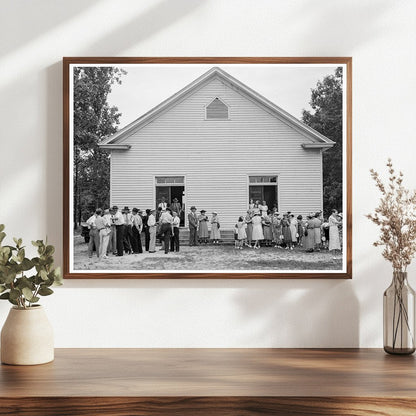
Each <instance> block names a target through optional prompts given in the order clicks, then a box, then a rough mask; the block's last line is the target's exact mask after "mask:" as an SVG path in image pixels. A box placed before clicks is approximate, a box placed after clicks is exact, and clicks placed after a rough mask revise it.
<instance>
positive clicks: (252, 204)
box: [248, 198, 254, 211]
mask: <svg viewBox="0 0 416 416" xmlns="http://www.w3.org/2000/svg"><path fill="white" fill-rule="evenodd" d="M248 209H249V210H250V211H252V210H253V209H254V199H253V198H250V202H249V203H248Z"/></svg>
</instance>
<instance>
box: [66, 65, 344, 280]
mask: <svg viewBox="0 0 416 416" xmlns="http://www.w3.org/2000/svg"><path fill="white" fill-rule="evenodd" d="M351 70H352V58H349V57H324V58H320V57H319V58H317V57H315V58H270V57H269V58H236V57H234V58H214V57H210V58H143V57H142V58H127V57H125V58H97V57H82V58H64V59H63V100H64V101H63V111H64V114H63V122H64V126H63V131H64V137H63V140H64V152H63V162H64V163H63V165H64V186H63V192H64V194H63V201H64V212H63V218H64V221H63V235H64V241H63V247H64V277H65V278H83V279H85V278H112V279H114V278H146V279H151V278H157V279H161V278H162V279H168V278H192V279H194V278H222V279H230V278H231V279H253V278H257V279H274V278H285V279H287V278H302V279H304V278H351V277H352V276H351V273H352V258H351V257H352V235H351V234H352V212H351V209H352V201H351V198H352V195H351V192H352V190H351V123H352V119H351V106H352V97H351V91H352V88H351Z"/></svg>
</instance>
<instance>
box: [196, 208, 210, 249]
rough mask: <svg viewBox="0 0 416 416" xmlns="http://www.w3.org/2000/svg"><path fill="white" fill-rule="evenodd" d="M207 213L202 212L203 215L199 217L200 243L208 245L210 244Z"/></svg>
mask: <svg viewBox="0 0 416 416" xmlns="http://www.w3.org/2000/svg"><path fill="white" fill-rule="evenodd" d="M205 213H206V211H205V210H204V209H202V210H201V213H200V214H199V215H198V223H199V227H198V237H199V243H200V244H202V243H204V244H207V243H208V216H207V215H205Z"/></svg>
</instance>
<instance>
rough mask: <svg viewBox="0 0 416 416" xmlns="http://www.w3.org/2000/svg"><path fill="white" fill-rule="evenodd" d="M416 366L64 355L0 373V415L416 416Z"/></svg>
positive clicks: (247, 354) (261, 357) (152, 354)
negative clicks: (49, 361) (370, 415)
mask: <svg viewBox="0 0 416 416" xmlns="http://www.w3.org/2000/svg"><path fill="white" fill-rule="evenodd" d="M415 375H416V364H415V359H414V357H413V356H404V357H396V356H389V355H386V354H385V353H384V352H383V351H382V350H378V349H377V350H373V349H360V350H358V349H342V350H338V349H336V350H334V349H324V350H322V349H319V350H318V349H58V350H56V359H55V361H54V362H52V363H49V364H45V365H41V366H20V367H19V366H7V365H2V366H1V368H0V415H5V414H17V415H42V416H47V415H95V414H96V415H145V416H147V415H170V416H174V415H181V416H182V415H184V416H186V415H194V416H198V415H213V414H215V416H219V415H257V414H266V415H280V414H282V415H343V416H344V415H368V414H372V415H373V414H374V415H415V414H416V376H415Z"/></svg>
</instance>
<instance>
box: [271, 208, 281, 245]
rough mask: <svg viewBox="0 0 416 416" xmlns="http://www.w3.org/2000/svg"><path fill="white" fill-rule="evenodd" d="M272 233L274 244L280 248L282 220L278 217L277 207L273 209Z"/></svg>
mask: <svg viewBox="0 0 416 416" xmlns="http://www.w3.org/2000/svg"><path fill="white" fill-rule="evenodd" d="M272 235H273V242H274V246H275V247H279V248H281V246H280V236H281V235H282V220H281V219H280V218H279V213H278V212H277V208H274V209H273V215H272Z"/></svg>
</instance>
